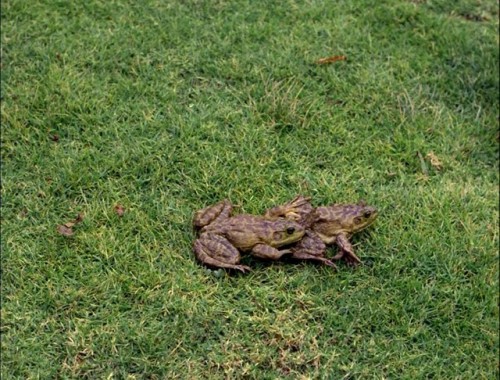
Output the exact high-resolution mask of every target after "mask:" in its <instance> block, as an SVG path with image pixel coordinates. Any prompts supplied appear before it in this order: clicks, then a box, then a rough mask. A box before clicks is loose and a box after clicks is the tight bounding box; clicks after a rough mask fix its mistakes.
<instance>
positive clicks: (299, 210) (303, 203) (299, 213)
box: [264, 195, 313, 222]
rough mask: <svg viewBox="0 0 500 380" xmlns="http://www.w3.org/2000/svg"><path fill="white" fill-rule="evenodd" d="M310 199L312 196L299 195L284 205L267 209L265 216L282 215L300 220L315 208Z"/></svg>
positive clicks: (282, 216)
mask: <svg viewBox="0 0 500 380" xmlns="http://www.w3.org/2000/svg"><path fill="white" fill-rule="evenodd" d="M310 200H311V198H310V197H303V196H302V195H298V196H296V197H295V198H294V199H292V200H291V201H290V202H288V203H285V204H284V205H280V206H276V207H273V208H271V209H269V210H267V211H266V213H265V214H264V216H265V217H266V218H280V217H281V218H287V219H290V220H294V221H298V222H300V221H301V220H303V219H304V218H305V216H307V215H308V214H309V213H310V212H311V211H312V210H313V207H312V206H311V203H310V202H309V201H310Z"/></svg>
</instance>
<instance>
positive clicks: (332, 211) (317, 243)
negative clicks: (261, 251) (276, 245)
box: [266, 195, 378, 265]
mask: <svg viewBox="0 0 500 380" xmlns="http://www.w3.org/2000/svg"><path fill="white" fill-rule="evenodd" d="M309 200H310V198H306V197H303V196H300V195H299V196H297V197H296V198H295V199H293V200H292V201H290V202H288V203H286V204H284V205H281V206H277V207H274V208H273V209H271V210H269V211H268V213H267V214H266V215H267V216H268V217H285V218H289V219H290V220H294V221H297V222H298V223H299V224H301V225H302V226H304V228H306V234H305V236H304V238H303V239H302V240H301V241H300V242H298V243H297V244H296V245H295V246H294V247H293V248H292V257H294V258H302V257H319V258H324V256H325V251H326V245H330V244H336V245H337V246H338V247H339V253H338V254H337V255H335V256H334V257H333V258H332V260H340V259H343V260H345V261H346V262H347V263H348V264H352V265H357V264H359V263H360V262H361V260H360V259H359V258H358V256H356V254H355V253H354V248H353V247H352V245H351V243H350V241H349V239H350V237H351V236H352V235H353V234H354V233H356V232H358V231H361V230H363V229H364V228H366V227H368V226H369V225H371V224H372V223H373V222H374V221H375V219H376V218H377V216H378V211H377V209H376V208H375V207H372V206H368V205H366V204H365V203H364V202H363V201H361V202H359V203H358V204H332V205H330V206H320V207H316V208H313V207H312V206H311V205H310V203H309ZM320 261H321V259H320Z"/></svg>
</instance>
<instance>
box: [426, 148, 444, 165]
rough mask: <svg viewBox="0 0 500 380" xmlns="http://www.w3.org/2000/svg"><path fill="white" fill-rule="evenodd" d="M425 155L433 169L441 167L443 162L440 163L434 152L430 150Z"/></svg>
mask: <svg viewBox="0 0 500 380" xmlns="http://www.w3.org/2000/svg"><path fill="white" fill-rule="evenodd" d="M426 157H427V158H428V159H429V161H430V162H431V165H432V167H433V168H434V169H436V170H441V169H442V168H443V164H442V163H441V161H439V159H438V158H437V156H436V155H435V154H434V152H432V151H431V152H429V153H427V156H426Z"/></svg>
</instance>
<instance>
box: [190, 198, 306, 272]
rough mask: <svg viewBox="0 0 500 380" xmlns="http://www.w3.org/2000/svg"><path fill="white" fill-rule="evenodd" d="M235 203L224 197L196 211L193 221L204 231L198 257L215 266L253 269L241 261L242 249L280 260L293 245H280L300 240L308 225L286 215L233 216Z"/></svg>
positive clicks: (196, 246)
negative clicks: (304, 225) (283, 247)
mask: <svg viewBox="0 0 500 380" xmlns="http://www.w3.org/2000/svg"><path fill="white" fill-rule="evenodd" d="M231 212H232V205H231V204H230V203H229V201H228V200H224V201H222V202H220V203H217V204H216V205H213V206H209V207H206V208H204V209H202V210H199V211H197V212H196V213H195V215H194V217H193V225H194V227H195V228H196V229H198V230H199V232H200V235H199V237H198V239H196V241H195V242H194V245H193V251H194V253H195V256H196V258H197V259H198V260H199V261H200V262H202V263H204V264H206V265H209V266H211V267H217V268H228V269H235V270H239V271H241V272H247V271H249V270H250V268H249V267H248V266H245V265H241V264H239V262H240V258H241V257H240V251H243V252H251V253H252V255H254V256H256V257H260V258H263V259H270V260H278V259H280V258H281V257H282V256H283V255H285V254H291V253H292V251H291V250H290V249H283V250H278V249H277V248H279V247H282V246H285V245H288V244H291V243H295V242H297V241H299V240H300V239H301V238H302V237H303V236H304V234H305V228H304V227H303V226H302V225H301V224H299V223H297V222H295V221H293V220H291V219H285V218H283V217H265V216H255V215H249V214H242V215H236V216H231Z"/></svg>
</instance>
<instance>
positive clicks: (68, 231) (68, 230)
mask: <svg viewBox="0 0 500 380" xmlns="http://www.w3.org/2000/svg"><path fill="white" fill-rule="evenodd" d="M82 220H83V214H81V213H79V214H78V215H77V216H76V218H75V220H71V221H69V222H66V223H64V224H60V225H59V226H57V232H59V233H60V234H61V235H63V236H72V235H73V234H74V233H75V232H74V231H73V227H74V226H75V225H76V224H78V223H80V222H81V221H82Z"/></svg>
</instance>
